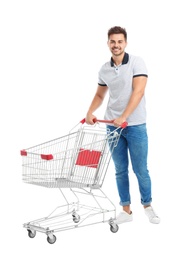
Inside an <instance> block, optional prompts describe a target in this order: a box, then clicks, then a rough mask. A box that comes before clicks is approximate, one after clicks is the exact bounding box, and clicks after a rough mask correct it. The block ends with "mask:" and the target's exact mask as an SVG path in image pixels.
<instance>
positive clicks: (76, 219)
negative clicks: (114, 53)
mask: <svg viewBox="0 0 188 260" xmlns="http://www.w3.org/2000/svg"><path fill="white" fill-rule="evenodd" d="M73 221H74V223H78V222H79V221H80V216H79V215H76V216H73Z"/></svg>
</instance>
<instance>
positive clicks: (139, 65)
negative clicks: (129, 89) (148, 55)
mask: <svg viewBox="0 0 188 260" xmlns="http://www.w3.org/2000/svg"><path fill="white" fill-rule="evenodd" d="M139 76H145V77H148V71H147V68H146V65H145V62H144V60H143V59H142V58H141V57H137V58H136V60H135V64H134V66H133V78H134V77H139Z"/></svg>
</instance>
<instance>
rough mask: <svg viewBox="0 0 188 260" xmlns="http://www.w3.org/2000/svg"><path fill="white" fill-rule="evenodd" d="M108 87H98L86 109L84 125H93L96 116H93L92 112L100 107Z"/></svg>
mask: <svg viewBox="0 0 188 260" xmlns="http://www.w3.org/2000/svg"><path fill="white" fill-rule="evenodd" d="M107 90H108V87H107V86H98V88H97V91H96V94H95V96H94V98H93V100H92V102H91V105H90V107H89V109H88V112H87V115H86V123H87V124H91V125H93V124H94V122H93V120H94V119H95V118H96V116H94V115H93V112H95V111H96V110H97V108H99V107H100V105H101V104H102V102H103V100H104V98H105V95H106V93H107Z"/></svg>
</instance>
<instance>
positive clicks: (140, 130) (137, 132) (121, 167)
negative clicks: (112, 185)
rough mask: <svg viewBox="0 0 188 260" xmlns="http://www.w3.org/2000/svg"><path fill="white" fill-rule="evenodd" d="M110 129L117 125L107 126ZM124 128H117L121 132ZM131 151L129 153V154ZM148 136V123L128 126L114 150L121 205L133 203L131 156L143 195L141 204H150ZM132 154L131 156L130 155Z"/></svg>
mask: <svg viewBox="0 0 188 260" xmlns="http://www.w3.org/2000/svg"><path fill="white" fill-rule="evenodd" d="M107 128H108V129H110V131H114V130H115V129H116V127H114V126H107ZM121 130H122V129H117V131H118V132H120V131H121ZM128 153H129V154H128ZM147 155H148V136H147V129H146V124H141V125H135V126H127V127H126V128H124V129H123V130H122V132H121V135H120V138H119V142H118V145H117V146H116V147H115V148H114V150H113V152H112V159H113V162H114V165H115V171H116V183H117V189H118V193H119V197H120V205H122V206H126V205H129V204H131V196H130V191H129V170H128V167H129V158H130V160H131V164H132V169H133V172H134V173H135V175H136V177H137V180H138V186H139V191H140V196H141V204H142V205H149V204H150V203H151V201H152V198H151V179H150V176H149V172H148V169H147ZM129 156H130V157H129Z"/></svg>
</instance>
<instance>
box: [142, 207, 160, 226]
mask: <svg viewBox="0 0 188 260" xmlns="http://www.w3.org/2000/svg"><path fill="white" fill-rule="evenodd" d="M145 214H146V216H148V218H149V221H150V222H151V223H153V224H159V223H160V218H159V217H158V216H157V214H156V213H155V211H154V210H153V208H152V207H151V206H149V207H147V208H145Z"/></svg>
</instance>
